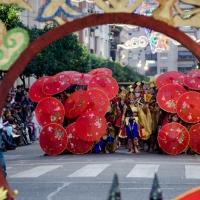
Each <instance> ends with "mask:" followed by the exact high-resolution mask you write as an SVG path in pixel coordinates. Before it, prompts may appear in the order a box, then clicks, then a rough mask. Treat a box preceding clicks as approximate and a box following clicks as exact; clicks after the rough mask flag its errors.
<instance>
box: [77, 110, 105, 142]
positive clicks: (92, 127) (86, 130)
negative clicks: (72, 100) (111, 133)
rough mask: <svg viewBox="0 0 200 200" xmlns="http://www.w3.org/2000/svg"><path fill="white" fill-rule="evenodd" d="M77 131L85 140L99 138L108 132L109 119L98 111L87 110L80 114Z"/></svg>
mask: <svg viewBox="0 0 200 200" xmlns="http://www.w3.org/2000/svg"><path fill="white" fill-rule="evenodd" d="M75 127H76V133H77V135H78V137H80V138H81V139H82V140H84V141H96V140H99V139H100V138H101V137H103V135H104V134H105V133H106V129H107V121H106V119H105V117H104V116H103V115H100V114H99V113H98V112H93V111H89V112H85V113H83V114H82V115H80V116H79V117H78V119H77V121H76V124H75Z"/></svg>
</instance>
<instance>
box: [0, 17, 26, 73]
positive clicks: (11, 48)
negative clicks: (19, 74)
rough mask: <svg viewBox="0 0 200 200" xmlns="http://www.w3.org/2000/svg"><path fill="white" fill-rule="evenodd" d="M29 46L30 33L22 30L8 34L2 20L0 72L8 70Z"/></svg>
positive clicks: (0, 23)
mask: <svg viewBox="0 0 200 200" xmlns="http://www.w3.org/2000/svg"><path fill="white" fill-rule="evenodd" d="M28 44H29V36H28V33H27V32H26V31H25V30H24V29H22V28H14V29H12V30H10V31H8V32H7V30H6V27H5V25H4V23H3V22H2V21H1V20H0V70H8V69H9V68H10V66H11V65H12V64H13V63H14V62H15V60H16V59H17V58H18V57H19V56H20V54H21V53H22V52H23V51H24V49H25V48H26V47H27V46H28Z"/></svg>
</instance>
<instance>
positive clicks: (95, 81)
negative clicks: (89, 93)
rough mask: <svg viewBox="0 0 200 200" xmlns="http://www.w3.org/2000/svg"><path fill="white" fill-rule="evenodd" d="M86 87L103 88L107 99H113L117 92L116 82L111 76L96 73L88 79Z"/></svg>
mask: <svg viewBox="0 0 200 200" xmlns="http://www.w3.org/2000/svg"><path fill="white" fill-rule="evenodd" d="M88 89H100V90H103V91H104V92H105V93H106V94H107V96H108V98H109V99H113V98H114V97H115V96H116V95H117V93H118V89H119V88H118V83H117V81H116V80H115V79H114V78H112V77H111V76H107V75H96V76H93V77H92V78H91V79H90V82H89V84H88Z"/></svg>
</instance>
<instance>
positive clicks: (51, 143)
mask: <svg viewBox="0 0 200 200" xmlns="http://www.w3.org/2000/svg"><path fill="white" fill-rule="evenodd" d="M39 143H40V147H41V148H42V150H43V151H44V152H45V153H46V154H48V155H51V156H54V155H58V154H60V153H62V152H63V151H64V150H65V149H66V147H67V133H66V131H65V129H64V128H63V127H62V126H60V125H59V124H48V125H46V126H45V127H43V129H42V131H41V133H40V137H39Z"/></svg>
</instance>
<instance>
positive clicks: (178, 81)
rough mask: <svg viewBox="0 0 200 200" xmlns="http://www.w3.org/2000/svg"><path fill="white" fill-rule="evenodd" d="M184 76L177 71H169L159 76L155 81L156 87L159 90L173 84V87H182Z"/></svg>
mask: <svg viewBox="0 0 200 200" xmlns="http://www.w3.org/2000/svg"><path fill="white" fill-rule="evenodd" d="M184 76H185V75H184V74H183V73H181V72H177V71H170V72H165V73H163V74H161V75H160V76H159V77H158V78H157V79H156V86H157V88H161V87H163V86H164V85H167V84H170V83H172V84H175V85H183V79H184Z"/></svg>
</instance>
